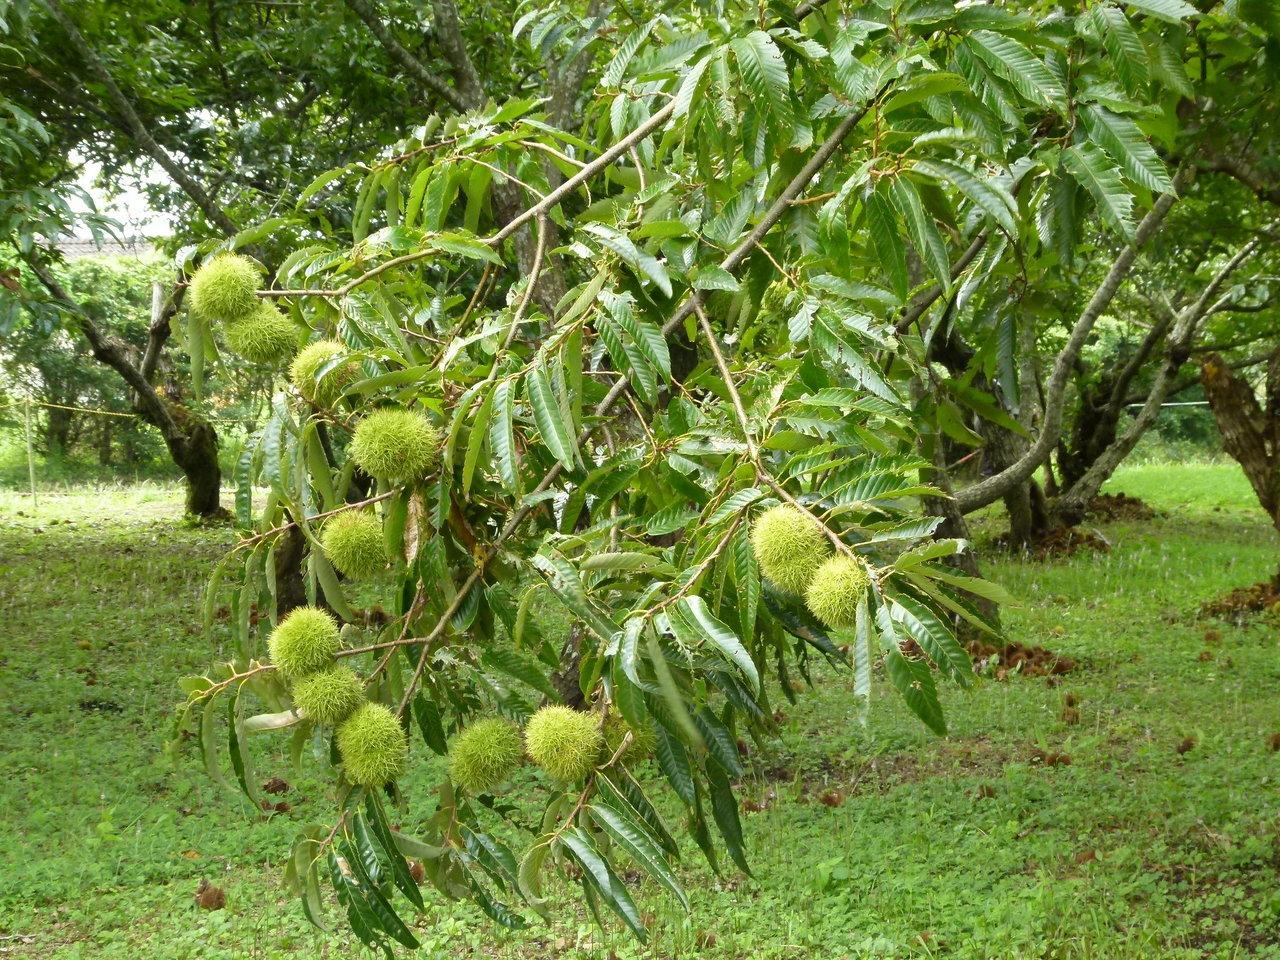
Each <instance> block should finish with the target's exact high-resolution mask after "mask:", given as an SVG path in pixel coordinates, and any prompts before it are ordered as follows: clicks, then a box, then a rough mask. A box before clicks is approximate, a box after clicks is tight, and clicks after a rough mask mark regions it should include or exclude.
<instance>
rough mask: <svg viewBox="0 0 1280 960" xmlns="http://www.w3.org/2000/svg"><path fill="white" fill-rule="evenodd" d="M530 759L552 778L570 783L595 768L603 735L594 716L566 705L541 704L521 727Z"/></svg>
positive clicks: (602, 743) (602, 744) (602, 742)
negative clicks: (539, 708) (544, 705)
mask: <svg viewBox="0 0 1280 960" xmlns="http://www.w3.org/2000/svg"><path fill="white" fill-rule="evenodd" d="M524 744H525V749H526V750H527V751H528V753H529V757H530V759H532V760H533V762H534V763H536V764H537V765H538V766H540V767H541V768H542V769H543V770H545V771H546V772H547V773H548V774H550V775H551V777H552V778H554V779H556V780H559V781H562V782H565V783H572V782H573V781H575V780H580V779H581V778H582V777H585V776H586V775H587V774H588V773H590V772H591V771H592V770H594V769H595V766H596V762H597V761H598V760H599V759H600V748H601V747H603V746H604V737H603V736H602V735H601V733H600V725H599V722H598V721H597V718H596V717H594V716H592V715H591V714H589V713H580V712H578V711H577V710H570V709H569V708H568V707H543V708H542V709H541V710H539V711H538V712H537V713H535V714H534V715H533V716H532V717H530V718H529V722H528V724H526V725H525V728H524Z"/></svg>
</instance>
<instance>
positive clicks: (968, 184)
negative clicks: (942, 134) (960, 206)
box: [915, 160, 1018, 236]
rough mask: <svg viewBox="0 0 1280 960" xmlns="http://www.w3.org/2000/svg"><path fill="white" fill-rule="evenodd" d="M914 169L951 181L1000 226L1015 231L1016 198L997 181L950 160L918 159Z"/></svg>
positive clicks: (1016, 223) (1014, 232) (937, 178)
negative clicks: (987, 178) (982, 176)
mask: <svg viewBox="0 0 1280 960" xmlns="http://www.w3.org/2000/svg"><path fill="white" fill-rule="evenodd" d="M915 169H916V170H919V171H920V172H921V173H923V174H925V175H926V176H930V177H933V178H934V179H935V180H943V181H946V182H947V183H950V184H951V185H952V186H954V187H955V188H956V189H957V190H959V191H960V192H961V193H963V194H964V195H965V196H966V197H968V199H969V200H971V201H972V202H973V204H974V205H975V206H977V207H978V208H979V209H980V210H981V211H982V212H983V213H985V214H986V215H987V216H989V217H991V219H992V220H994V221H995V222H996V223H998V224H999V225H1000V226H1001V227H1002V228H1003V229H1005V230H1007V231H1008V232H1009V233H1010V234H1011V235H1015V236H1016V235H1017V232H1018V222H1017V216H1018V205H1017V202H1016V201H1015V200H1014V199H1013V196H1012V195H1011V194H1010V193H1009V191H1008V190H1006V189H1005V188H1004V186H1003V185H1002V184H1000V183H999V182H998V181H996V180H994V179H992V180H986V179H983V178H981V177H979V176H978V175H977V174H975V173H973V172H972V171H969V170H966V169H965V168H964V167H962V166H960V165H959V164H956V163H952V162H951V161H949V160H917V161H916V165H915Z"/></svg>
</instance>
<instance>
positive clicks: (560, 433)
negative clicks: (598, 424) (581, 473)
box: [525, 363, 578, 470]
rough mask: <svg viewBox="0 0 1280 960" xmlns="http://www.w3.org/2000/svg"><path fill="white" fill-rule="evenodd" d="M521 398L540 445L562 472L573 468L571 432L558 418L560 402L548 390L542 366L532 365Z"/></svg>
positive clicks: (553, 393)
mask: <svg viewBox="0 0 1280 960" xmlns="http://www.w3.org/2000/svg"><path fill="white" fill-rule="evenodd" d="M525 394H526V396H527V397H528V399H529V406H530V407H532V408H533V419H534V422H535V423H537V425H538V432H539V433H540V434H542V442H543V444H544V445H545V446H546V448H547V449H548V450H550V451H551V454H552V456H554V457H555V458H556V459H557V460H559V461H560V464H561V466H563V467H564V468H565V469H566V470H572V469H573V468H574V467H575V466H576V465H577V449H578V448H577V443H576V442H575V440H574V437H573V434H572V431H571V428H570V427H569V426H568V425H567V424H566V423H565V422H564V420H563V419H562V418H561V410H560V401H559V399H558V398H557V397H556V394H555V391H554V390H553V389H552V387H551V379H550V377H548V376H547V367H546V364H545V363H536V364H534V366H533V369H532V370H530V371H529V376H528V377H527V378H526V379H525Z"/></svg>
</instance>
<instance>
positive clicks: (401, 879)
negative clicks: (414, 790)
mask: <svg viewBox="0 0 1280 960" xmlns="http://www.w3.org/2000/svg"><path fill="white" fill-rule="evenodd" d="M364 803H365V809H366V810H367V811H368V814H369V816H368V822H367V823H366V822H365V819H364V818H363V817H362V816H361V814H360V811H358V810H357V811H356V815H355V829H356V831H357V834H359V832H360V831H361V830H365V832H366V836H365V838H364V841H363V842H365V843H367V842H368V840H369V837H368V835H367V834H368V833H372V835H373V837H374V838H375V839H376V840H377V841H378V847H379V849H380V850H381V851H382V858H381V859H382V861H383V862H384V863H386V864H387V866H389V867H390V868H391V880H392V882H393V883H394V884H395V885H396V887H397V888H399V890H400V892H401V893H403V894H404V895H405V896H406V897H408V898H409V901H410V902H411V903H412V904H413V905H414V906H415V907H417V908H418V909H419V910H424V909H426V904H424V903H423V901H422V891H420V890H419V889H418V884H417V881H415V880H414V879H413V874H412V873H410V872H409V864H408V863H406V862H405V859H404V855H403V854H402V853H401V852H400V848H399V847H398V846H397V845H396V839H395V835H394V834H393V833H392V831H391V824H390V823H388V822H387V814H386V811H385V810H384V809H383V807H382V798H381V797H380V796H378V794H377V793H376V792H375V791H369V792H368V793H366V794H365V798H364Z"/></svg>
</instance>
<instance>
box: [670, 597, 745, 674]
mask: <svg viewBox="0 0 1280 960" xmlns="http://www.w3.org/2000/svg"><path fill="white" fill-rule="evenodd" d="M676 609H677V610H678V611H679V613H680V614H681V615H682V616H683V618H684V621H685V622H686V623H688V624H689V625H690V626H692V627H694V628H695V629H696V630H697V631H698V633H699V634H701V636H702V637H703V638H704V639H706V640H707V641H708V642H709V643H711V644H712V645H713V646H715V647H716V648H717V649H718V650H719V651H720V652H721V653H723V654H724V655H725V657H726V658H727V659H728V660H729V662H730V663H733V664H734V665H736V666H737V668H738V669H739V670H741V671H742V673H743V676H745V677H746V678H747V680H748V682H749V683H750V684H751V689H752V690H753V691H754V692H755V693H757V694H758V693H759V692H760V674H759V672H758V671H757V670H756V665H755V661H753V660H752V659H751V654H749V653H747V650H746V648H745V647H744V646H743V645H742V641H741V640H739V639H738V637H737V635H736V634H735V633H734V632H733V631H732V630H730V629H729V628H728V627H727V626H726V625H725V624H724V623H723V622H722V621H720V620H718V619H717V618H716V617H715V616H713V615H712V613H711V611H710V610H709V609H707V604H706V601H704V600H703V599H702V598H701V597H699V596H696V595H695V596H690V597H684V598H682V599H680V600H678V601H677V602H676Z"/></svg>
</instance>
